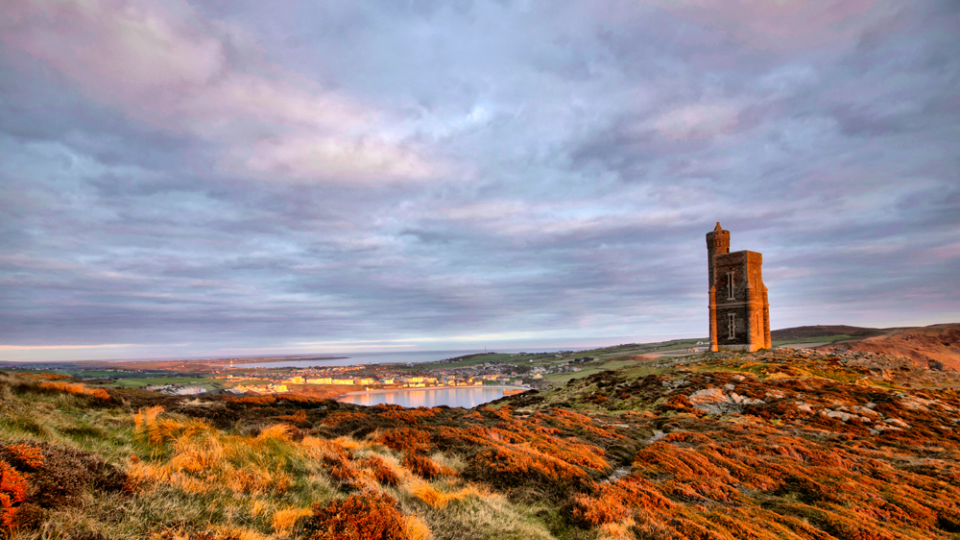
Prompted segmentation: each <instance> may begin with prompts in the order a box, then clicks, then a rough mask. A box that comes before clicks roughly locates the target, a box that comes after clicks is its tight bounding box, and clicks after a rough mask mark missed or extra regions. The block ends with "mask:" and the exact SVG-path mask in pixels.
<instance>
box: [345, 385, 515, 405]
mask: <svg viewBox="0 0 960 540" xmlns="http://www.w3.org/2000/svg"><path fill="white" fill-rule="evenodd" d="M457 388H490V389H495V390H523V391H527V390H532V388H528V387H525V386H513V385H502V384H474V385H470V386H425V387H423V388H391V389H380V390H358V391H356V392H347V393H346V394H342V395H340V396H339V397H337V401H340V400H341V399H343V398H345V397H347V396H362V395H376V394H387V393H390V392H415V391H418V390H419V391H427V390H446V389H454V390H456V389H457Z"/></svg>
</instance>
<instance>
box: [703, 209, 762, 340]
mask: <svg viewBox="0 0 960 540" xmlns="http://www.w3.org/2000/svg"><path fill="white" fill-rule="evenodd" d="M707 257H708V261H707V262H708V267H709V279H710V290H709V297H710V304H709V305H710V350H712V351H718V350H719V349H720V347H724V348H727V349H734V350H747V351H751V352H753V351H757V350H760V349H769V348H770V347H771V345H772V343H771V341H770V305H769V303H768V300H767V287H766V286H765V285H764V284H763V271H762V266H763V255H761V254H760V253H757V252H755V251H736V252H733V253H730V232H729V231H725V230H723V229H722V228H721V227H720V224H719V223H717V226H716V228H714V230H713V232H710V233H707Z"/></svg>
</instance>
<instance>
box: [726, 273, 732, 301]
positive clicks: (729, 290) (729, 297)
mask: <svg viewBox="0 0 960 540" xmlns="http://www.w3.org/2000/svg"><path fill="white" fill-rule="evenodd" d="M727 300H733V272H727Z"/></svg>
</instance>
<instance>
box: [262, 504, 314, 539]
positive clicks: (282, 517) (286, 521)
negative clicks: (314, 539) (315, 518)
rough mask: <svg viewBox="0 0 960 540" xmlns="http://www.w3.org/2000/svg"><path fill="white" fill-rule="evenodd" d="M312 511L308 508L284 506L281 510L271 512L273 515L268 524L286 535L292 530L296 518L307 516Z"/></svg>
mask: <svg viewBox="0 0 960 540" xmlns="http://www.w3.org/2000/svg"><path fill="white" fill-rule="evenodd" d="M312 513H313V511H312V510H310V509H309V508H285V509H283V510H277V511H276V512H274V513H273V517H271V518H270V524H271V525H272V526H273V530H274V531H276V532H277V533H280V534H283V535H287V534H288V533H290V531H292V530H293V526H294V525H296V523H297V520H298V519H300V518H302V517H306V516H309V515H310V514H312Z"/></svg>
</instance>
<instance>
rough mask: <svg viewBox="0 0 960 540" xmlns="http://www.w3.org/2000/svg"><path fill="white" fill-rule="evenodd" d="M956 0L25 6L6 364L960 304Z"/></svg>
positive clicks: (0, 285) (7, 128)
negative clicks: (718, 237)
mask: <svg viewBox="0 0 960 540" xmlns="http://www.w3.org/2000/svg"><path fill="white" fill-rule="evenodd" d="M958 50H960V3H958V2H956V0H910V1H906V0H904V1H894V0H803V1H801V0H737V1H735V0H645V1H644V0H631V1H627V0H620V1H615V0H594V1H590V2H584V1H560V0H549V1H546V0H544V1H534V0H516V1H513V0H490V1H481V0H477V1H470V0H446V1H441V0H437V1H431V0H384V1H382V2H356V1H355V0H325V1H323V2H293V1H288V0H276V1H272V2H263V1H252V0H239V1H234V0H230V1H228V0H205V1H190V2H188V1H185V0H58V1H53V0H49V1H43V0H37V1H29V0H5V1H4V8H3V9H2V10H0V360H25V359H26V360H29V359H34V360H40V359H82V358H129V357H138V358H139V357H184V356H222V355H253V354H256V355H259V354H272V353H289V354H295V353H308V352H337V351H374V350H419V349H472V348H476V347H483V346H488V347H491V348H521V347H533V346H539V347H547V346H577V345H580V346H588V345H599V344H609V343H614V344H616V343H621V342H629V341H652V340H660V339H665V338H670V337H680V336H687V337H696V336H705V335H706V334H707V308H706V306H707V279H706V266H707V263H706V249H705V243H704V234H705V233H707V232H708V231H710V230H711V229H712V228H713V226H714V224H715V223H716V222H717V221H720V222H721V223H722V225H723V226H724V228H726V229H728V230H730V231H732V233H731V234H732V249H733V250H741V249H750V250H753V251H759V252H762V253H763V256H764V278H765V282H766V284H767V286H768V287H769V288H770V302H771V305H772V308H771V320H772V326H773V328H775V329H776V328H785V327H790V326H798V325H808V324H850V325H858V326H898V325H925V324H934V323H939V322H955V321H960V151H958V148H960V55H958V54H957V51H958Z"/></svg>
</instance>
